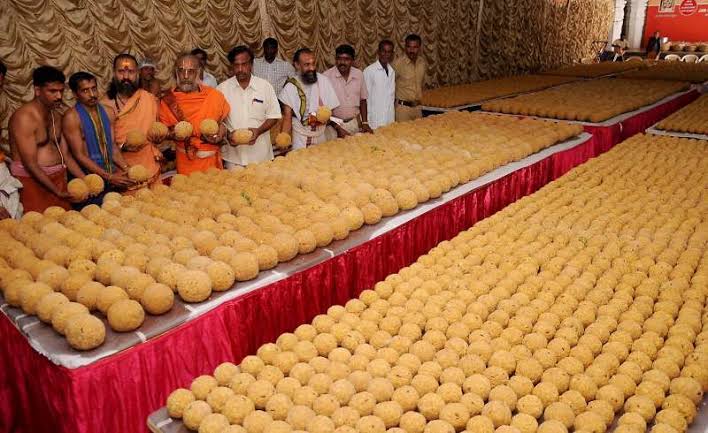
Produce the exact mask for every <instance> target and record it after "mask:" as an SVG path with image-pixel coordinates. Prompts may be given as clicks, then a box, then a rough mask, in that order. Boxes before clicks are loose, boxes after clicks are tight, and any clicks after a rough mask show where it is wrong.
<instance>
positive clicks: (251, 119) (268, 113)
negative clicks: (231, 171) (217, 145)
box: [217, 45, 281, 168]
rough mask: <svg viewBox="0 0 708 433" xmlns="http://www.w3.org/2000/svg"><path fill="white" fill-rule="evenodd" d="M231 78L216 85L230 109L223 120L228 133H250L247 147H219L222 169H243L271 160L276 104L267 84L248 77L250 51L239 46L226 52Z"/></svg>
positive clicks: (253, 77)
mask: <svg viewBox="0 0 708 433" xmlns="http://www.w3.org/2000/svg"><path fill="white" fill-rule="evenodd" d="M227 57H228V59H229V63H231V70H232V72H233V77H231V78H229V79H228V80H226V81H224V82H223V83H221V84H219V86H218V87H217V90H219V91H220V92H221V93H223V94H224V97H226V100H227V101H228V103H229V106H230V107H231V111H230V113H229V116H228V117H227V118H226V127H227V129H228V130H229V131H233V130H236V129H250V130H251V132H252V133H253V136H252V138H251V142H250V143H248V145H240V146H236V145H233V143H232V145H224V146H222V148H221V152H222V156H223V158H224V166H225V167H226V168H235V167H240V166H246V165H248V164H253V163H256V162H262V161H269V160H271V159H273V146H272V145H271V140H270V134H269V133H268V131H269V130H270V129H271V128H272V127H273V125H275V124H276V123H277V121H278V119H280V118H281V114H280V104H279V103H278V98H277V97H276V96H275V90H273V86H271V85H270V83H268V81H266V80H264V79H263V78H258V77H256V76H255V75H253V74H252V69H253V52H252V51H251V49H250V48H248V47H246V46H243V45H240V46H238V47H235V48H233V49H232V50H231V51H229V54H228V56H227Z"/></svg>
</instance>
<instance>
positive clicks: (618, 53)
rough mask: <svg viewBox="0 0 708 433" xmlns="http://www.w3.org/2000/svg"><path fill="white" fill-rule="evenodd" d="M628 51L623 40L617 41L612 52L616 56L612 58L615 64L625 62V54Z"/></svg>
mask: <svg viewBox="0 0 708 433" xmlns="http://www.w3.org/2000/svg"><path fill="white" fill-rule="evenodd" d="M625 51H627V42H625V41H623V40H622V39H616V40H615V41H614V42H612V52H613V53H614V56H613V57H612V61H613V62H624V53H625Z"/></svg>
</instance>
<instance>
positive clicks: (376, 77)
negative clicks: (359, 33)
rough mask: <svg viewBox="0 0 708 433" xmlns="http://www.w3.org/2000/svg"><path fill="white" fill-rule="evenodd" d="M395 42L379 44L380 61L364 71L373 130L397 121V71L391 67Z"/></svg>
mask: <svg viewBox="0 0 708 433" xmlns="http://www.w3.org/2000/svg"><path fill="white" fill-rule="evenodd" d="M393 49H394V45H393V42H391V41H389V40H388V39H384V40H383V41H381V42H379V50H378V58H379V59H378V60H377V61H376V62H374V63H372V64H370V65H369V66H367V67H366V69H364V81H365V82H366V90H367V91H368V94H369V97H368V99H367V106H368V114H369V126H370V127H371V129H376V128H380V127H382V126H386V125H388V124H389V123H393V122H394V121H395V120H396V109H395V99H396V71H394V70H393V68H392V67H391V64H390V63H391V60H392V59H393Z"/></svg>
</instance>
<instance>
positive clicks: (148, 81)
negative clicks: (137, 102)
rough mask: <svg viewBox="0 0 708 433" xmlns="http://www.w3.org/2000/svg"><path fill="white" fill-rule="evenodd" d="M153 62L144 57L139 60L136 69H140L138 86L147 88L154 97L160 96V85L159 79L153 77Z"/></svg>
mask: <svg viewBox="0 0 708 433" xmlns="http://www.w3.org/2000/svg"><path fill="white" fill-rule="evenodd" d="M155 68H156V66H155V62H154V61H153V60H152V59H151V58H149V57H145V58H143V59H142V60H141V61H140V64H139V65H138V69H140V88H141V89H143V90H147V91H148V92H150V93H152V94H153V95H155V96H156V97H158V98H159V97H160V92H161V87H162V86H161V85H160V80H158V79H157V78H155Z"/></svg>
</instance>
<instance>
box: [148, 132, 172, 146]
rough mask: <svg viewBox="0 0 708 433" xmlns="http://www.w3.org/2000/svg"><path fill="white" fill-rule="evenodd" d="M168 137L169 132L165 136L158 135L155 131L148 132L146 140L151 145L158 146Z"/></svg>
mask: <svg viewBox="0 0 708 433" xmlns="http://www.w3.org/2000/svg"><path fill="white" fill-rule="evenodd" d="M168 135H169V132H168V133H167V134H160V133H158V132H156V131H152V130H148V133H147V139H148V140H149V141H150V142H152V143H153V144H160V143H162V142H163V141H164V140H165V138H167V136H168Z"/></svg>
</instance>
